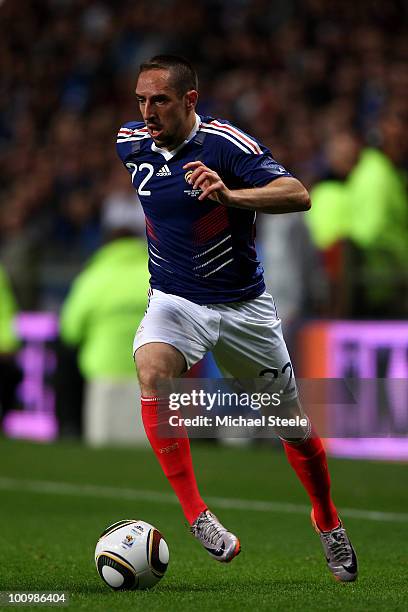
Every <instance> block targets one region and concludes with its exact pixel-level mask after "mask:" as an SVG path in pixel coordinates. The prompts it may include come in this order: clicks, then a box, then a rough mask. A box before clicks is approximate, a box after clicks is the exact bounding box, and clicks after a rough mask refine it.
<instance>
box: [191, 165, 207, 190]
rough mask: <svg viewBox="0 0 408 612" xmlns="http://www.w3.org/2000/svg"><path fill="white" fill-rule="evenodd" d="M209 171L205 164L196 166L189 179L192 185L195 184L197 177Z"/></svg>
mask: <svg viewBox="0 0 408 612" xmlns="http://www.w3.org/2000/svg"><path fill="white" fill-rule="evenodd" d="M207 171H208V168H207V166H204V165H203V166H200V167H199V168H196V169H195V170H194V172H192V173H191V174H190V176H189V177H188V181H189V183H190V185H193V184H194V183H195V181H196V180H197V178H198V177H199V176H200V174H201V173H202V172H207Z"/></svg>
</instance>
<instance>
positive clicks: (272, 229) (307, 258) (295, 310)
mask: <svg viewBox="0 0 408 612" xmlns="http://www.w3.org/2000/svg"><path fill="white" fill-rule="evenodd" d="M308 214H310V212H308V213H306V215H305V214H304V213H296V214H291V215H263V218H262V223H261V228H262V233H261V247H262V261H263V264H264V268H265V284H266V288H267V290H268V291H270V292H271V293H272V295H273V296H274V299H275V300H276V306H277V311H278V315H279V317H280V318H281V319H282V322H283V327H284V330H285V338H286V343H287V345H288V347H289V351H290V352H291V354H292V355H293V356H294V357H293V358H295V355H296V346H295V342H296V332H297V325H298V324H299V323H301V321H302V320H303V319H306V318H308V317H310V316H312V315H313V314H314V313H316V312H318V313H320V312H321V308H322V304H324V302H325V301H326V291H327V287H326V278H325V275H324V270H323V269H322V266H321V264H320V262H319V256H318V252H317V249H316V247H315V246H314V245H313V242H312V239H311V236H310V232H309V229H308V227H307V225H306V224H305V221H304V219H305V217H307V215H308ZM295 365H296V363H295Z"/></svg>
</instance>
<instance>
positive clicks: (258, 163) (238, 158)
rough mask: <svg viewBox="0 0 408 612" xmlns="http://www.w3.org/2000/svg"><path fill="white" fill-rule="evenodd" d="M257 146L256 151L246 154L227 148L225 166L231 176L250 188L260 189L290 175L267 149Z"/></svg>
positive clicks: (245, 152) (237, 149)
mask: <svg viewBox="0 0 408 612" xmlns="http://www.w3.org/2000/svg"><path fill="white" fill-rule="evenodd" d="M257 144H258V149H259V150H258V151H256V152H252V151H251V152H247V151H243V150H242V149H240V148H238V147H237V146H235V147H234V146H232V147H231V146H229V147H228V154H227V166H228V171H229V173H230V174H231V175H233V176H234V177H236V178H237V179H239V180H241V181H242V182H243V183H245V184H246V185H248V186H250V187H262V186H263V185H267V184H268V183H270V182H271V181H273V180H275V179H277V178H281V177H283V176H289V177H291V176H292V175H291V174H290V172H288V171H287V170H286V168H284V167H283V166H282V165H281V164H279V163H278V162H277V161H276V160H275V159H274V158H273V157H272V154H271V152H270V151H269V149H267V148H266V147H264V146H262V145H260V144H259V143H257Z"/></svg>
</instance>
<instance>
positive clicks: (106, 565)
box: [95, 520, 169, 591]
mask: <svg viewBox="0 0 408 612" xmlns="http://www.w3.org/2000/svg"><path fill="white" fill-rule="evenodd" d="M95 563H96V569H97V570H98V574H99V575H100V577H101V578H102V580H103V581H104V582H106V584H107V585H108V586H110V587H111V588H112V589H114V590H115V591H128V590H132V589H150V588H151V587H153V586H154V585H155V584H156V583H157V582H159V580H160V579H161V578H162V577H163V575H164V573H165V571H166V569H167V565H168V563H169V549H168V546H167V543H166V541H165V539H164V538H163V536H162V534H161V533H160V531H158V530H157V529H156V528H155V527H153V525H150V524H149V523H145V521H137V520H124V521H118V522H117V523H113V525H110V526H109V527H108V528H107V529H105V531H104V532H103V533H102V535H101V537H100V538H99V540H98V542H97V544H96V548H95Z"/></svg>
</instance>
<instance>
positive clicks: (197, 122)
mask: <svg viewBox="0 0 408 612" xmlns="http://www.w3.org/2000/svg"><path fill="white" fill-rule="evenodd" d="M200 124H201V118H200V116H199V115H197V113H195V123H194V127H193V129H192V130H191V132H190V134H189V135H188V136H187V138H186V139H185V140H184V141H183V142H182V143H181V144H179V146H178V147H176V148H175V149H172V150H171V151H168V150H167V149H161V148H160V147H157V146H156V144H155V143H154V142H152V151H154V153H160V154H161V155H163V157H164V159H165V160H166V161H169V160H170V159H172V158H173V157H174V156H175V155H177V153H178V152H179V151H180V149H182V148H183V147H184V146H185V145H186V144H187V143H188V142H190V140H192V139H193V138H194V136H195V135H196V134H197V132H198V130H199V128H200Z"/></svg>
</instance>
